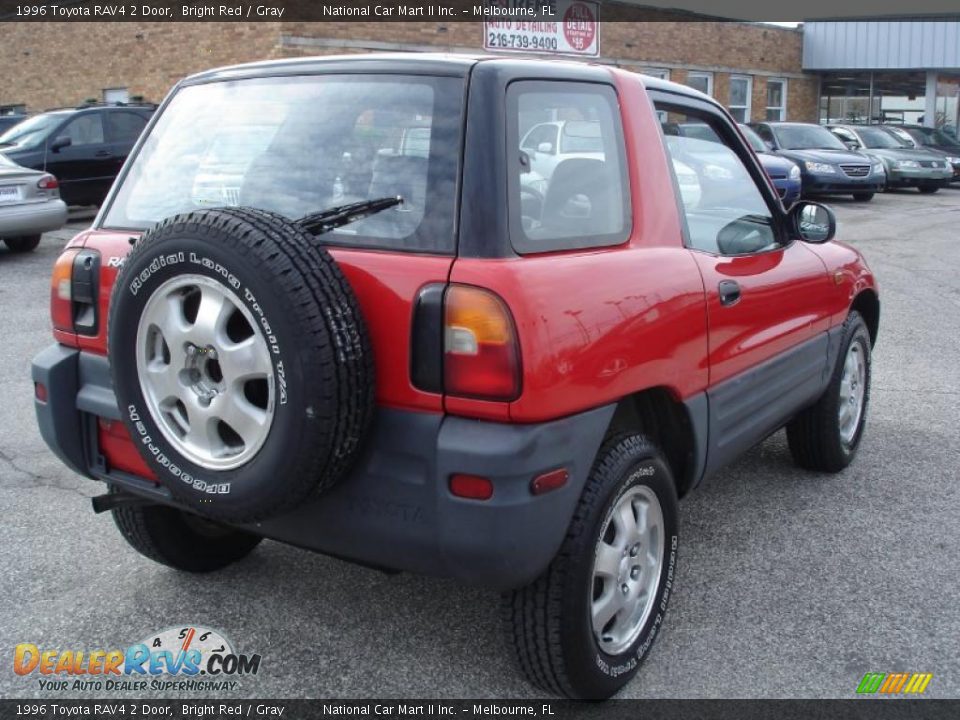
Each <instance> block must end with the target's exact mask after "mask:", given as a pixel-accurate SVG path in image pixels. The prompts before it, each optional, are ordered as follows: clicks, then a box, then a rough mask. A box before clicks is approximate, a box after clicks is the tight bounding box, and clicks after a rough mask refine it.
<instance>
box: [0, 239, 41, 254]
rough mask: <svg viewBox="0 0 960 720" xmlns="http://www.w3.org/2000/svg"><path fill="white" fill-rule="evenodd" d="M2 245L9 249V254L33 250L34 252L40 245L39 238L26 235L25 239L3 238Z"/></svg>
mask: <svg viewBox="0 0 960 720" xmlns="http://www.w3.org/2000/svg"><path fill="white" fill-rule="evenodd" d="M3 244H4V245H6V246H7V247H8V248H9V249H10V252H15V253H26V252H32V251H33V250H36V249H37V246H38V245H39V244H40V236H39V235H27V236H26V237H15V238H5V239H4V241H3Z"/></svg>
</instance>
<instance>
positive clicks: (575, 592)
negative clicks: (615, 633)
mask: <svg viewBox="0 0 960 720" xmlns="http://www.w3.org/2000/svg"><path fill="white" fill-rule="evenodd" d="M637 488H641V489H643V491H644V493H647V492H649V493H652V495H653V496H655V498H656V500H657V502H658V504H659V507H660V511H661V518H662V519H661V521H662V524H663V527H662V530H663V533H662V536H663V539H664V546H663V548H661V549H662V554H661V557H662V562H660V563H659V571H658V573H657V578H658V580H657V585H656V590H655V591H654V592H653V601H652V605H651V610H650V612H649V614H648V615H646V616H645V620H644V621H643V623H642V625H641V626H640V627H639V629H638V631H637V632H636V633H635V634H633V633H631V634H630V636H629V639H630V642H629V645H628V646H627V647H626V648H625V649H623V650H622V651H621V652H617V653H616V654H609V653H608V652H606V651H605V650H604V648H603V647H602V646H601V642H600V641H599V640H598V638H597V636H596V633H595V632H594V616H593V613H592V609H593V605H592V603H593V597H594V595H595V574H594V573H595V559H596V557H597V556H598V552H597V551H598V546H599V543H600V542H601V541H602V540H603V536H602V534H601V533H602V532H603V531H604V529H605V528H607V527H608V526H607V520H608V519H609V517H610V512H611V509H612V508H616V507H617V506H618V501H619V500H620V499H621V498H623V497H624V496H625V495H627V494H629V493H631V491H632V490H634V489H637ZM638 517H639V516H638ZM677 524H678V505H677V495H676V489H675V485H674V481H673V476H672V474H671V472H670V468H669V466H668V465H667V463H666V461H665V460H664V458H663V456H662V454H661V453H660V451H659V450H658V449H657V448H656V446H654V445H653V444H652V443H651V442H650V441H649V440H648V439H646V438H645V437H644V436H642V435H619V436H616V437H614V438H611V439H610V440H608V441H607V442H606V443H605V444H604V446H603V447H602V448H601V450H600V452H599V453H598V455H597V460H596V462H595V463H594V467H593V470H592V471H591V474H590V477H589V478H588V480H587V483H586V486H585V487H584V491H583V495H582V496H581V499H580V502H579V504H578V506H577V509H576V511H575V513H574V517H573V520H572V521H571V524H570V528H569V530H568V532H567V536H566V538H565V539H564V542H563V544H562V546H561V548H560V550H559V552H558V553H557V556H556V558H555V559H554V560H553V562H552V563H551V564H550V567H549V568H548V569H547V571H546V572H545V573H544V574H543V575H542V576H541V577H540V578H538V579H537V580H536V581H535V582H533V583H532V584H531V585H529V586H527V587H525V588H521V589H520V590H516V591H514V592H512V593H509V594H505V595H504V597H503V604H502V610H503V618H504V621H505V625H506V631H507V636H508V642H509V644H510V645H511V647H512V649H513V651H514V654H515V656H516V658H517V660H518V662H519V665H520V669H521V671H522V672H523V674H524V675H525V676H526V677H527V679H528V680H529V681H530V682H531V683H533V684H534V685H536V686H537V687H539V688H541V689H543V690H546V691H547V692H551V693H555V694H557V695H563V696H567V697H573V698H596V699H600V698H607V697H610V696H611V695H613V694H614V693H616V692H617V691H619V690H620V689H621V688H622V687H623V686H624V685H625V684H626V683H627V682H629V680H630V679H631V678H632V677H633V676H634V675H635V674H636V672H637V670H638V669H639V667H640V664H641V663H642V661H643V659H644V657H645V656H646V655H647V653H648V652H649V650H650V648H651V646H652V645H653V642H654V640H655V639H656V637H657V635H658V634H659V632H660V629H661V627H662V624H663V620H664V616H665V613H666V609H667V604H668V602H669V599H670V594H671V593H672V590H673V583H674V573H675V571H676V559H677ZM624 560H625V562H627V564H629V559H628V558H626V557H625V558H624Z"/></svg>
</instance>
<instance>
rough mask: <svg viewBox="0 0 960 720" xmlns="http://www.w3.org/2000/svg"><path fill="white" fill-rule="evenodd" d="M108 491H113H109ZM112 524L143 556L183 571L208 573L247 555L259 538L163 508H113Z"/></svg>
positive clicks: (157, 506) (130, 506)
mask: <svg viewBox="0 0 960 720" xmlns="http://www.w3.org/2000/svg"><path fill="white" fill-rule="evenodd" d="M111 492H116V490H114V489H112V488H111ZM111 512H112V514H113V521H114V522H115V523H116V525H117V528H118V529H119V530H120V534H121V535H123V538H124V540H126V541H127V542H128V543H129V544H130V546H131V547H132V548H133V549H134V550H136V551H137V552H138V553H140V554H141V555H143V556H144V557H147V558H150V559H151V560H153V561H155V562H158V563H160V564H161V565H167V566H168V567H172V568H175V569H177V570H186V571H187V572H211V571H213V570H220V569H222V568H225V567H226V566H227V565H229V564H231V563H233V562H236V561H237V560H240V559H241V558H244V557H246V556H247V555H249V554H250V553H251V552H252V551H253V549H254V548H255V547H256V546H257V545H259V544H260V541H261V540H262V539H263V538H261V537H260V536H258V535H251V534H250V533H246V532H242V531H240V530H235V529H233V528H229V527H226V526H224V525H220V524H217V523H214V522H211V521H209V520H204V519H203V518H201V517H199V516H197V515H191V514H189V513H185V512H183V511H182V510H177V509H176V508H172V507H167V506H166V505H129V506H121V507H117V508H114V509H113V510H112V511H111Z"/></svg>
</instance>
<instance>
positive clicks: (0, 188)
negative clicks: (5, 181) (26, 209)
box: [0, 185, 20, 203]
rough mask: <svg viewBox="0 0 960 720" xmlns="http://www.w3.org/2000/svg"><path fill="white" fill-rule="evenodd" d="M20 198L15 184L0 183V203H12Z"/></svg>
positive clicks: (18, 189)
mask: <svg viewBox="0 0 960 720" xmlns="http://www.w3.org/2000/svg"><path fill="white" fill-rule="evenodd" d="M19 200H20V188H19V187H17V186H16V185H0V203H12V202H18V201H19Z"/></svg>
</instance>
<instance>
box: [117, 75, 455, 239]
mask: <svg viewBox="0 0 960 720" xmlns="http://www.w3.org/2000/svg"><path fill="white" fill-rule="evenodd" d="M462 92H463V90H462V80H459V79H452V78H430V77H407V76H400V75H396V76H392V75H381V76H374V75H362V76H346V75H336V76H334V75H316V76H305V77H304V76H301V77H280V78H257V79H251V80H235V81H231V82H218V83H210V84H205V85H195V86H188V87H185V88H183V89H182V90H180V91H179V92H178V93H177V94H176V96H175V97H174V98H173V100H172V101H171V102H170V104H169V105H168V106H167V107H166V108H165V109H164V110H163V114H162V115H161V117H160V118H159V119H158V121H157V124H156V125H155V126H154V128H153V129H152V130H151V132H150V135H149V136H148V137H147V138H146V139H145V141H144V144H143V147H142V148H141V149H140V151H139V153H138V154H137V156H136V158H135V160H134V162H133V164H132V166H131V168H130V171H129V172H128V173H127V175H126V177H125V178H123V179H122V181H121V185H120V187H119V189H118V190H117V193H116V196H115V198H114V200H113V202H112V203H111V205H110V207H109V209H108V211H107V213H106V215H105V220H104V223H103V224H104V226H106V227H114V228H128V229H139V230H143V229H147V228H149V227H151V226H152V225H154V224H155V223H157V222H159V221H160V220H162V219H164V218H166V217H169V216H171V215H175V214H177V213H183V212H189V211H191V210H196V209H199V208H206V207H223V206H238V205H243V206H247V207H255V208H261V209H264V210H271V211H273V212H277V213H280V214H281V215H284V216H286V217H288V218H290V219H292V220H296V219H299V218H302V217H304V216H306V215H312V214H316V213H318V212H321V211H323V210H327V209H330V208H332V207H337V206H343V205H349V204H352V203H357V202H363V201H367V200H371V199H376V198H383V197H396V196H398V195H399V196H400V197H402V198H403V202H402V204H400V205H398V206H396V207H391V208H388V209H385V210H383V211H382V212H379V213H377V214H375V215H370V216H369V217H365V218H363V219H361V220H358V221H357V222H354V223H351V224H349V225H344V226H342V227H337V228H336V229H334V230H332V231H331V232H329V233H327V234H326V235H324V241H325V242H331V243H337V244H348V245H364V246H373V247H404V248H410V249H415V250H424V251H440V252H449V251H452V249H453V214H454V203H455V197H456V193H455V189H456V178H457V167H458V161H459V157H460V150H459V147H460V127H461V125H460V108H461V106H462V102H461V96H462Z"/></svg>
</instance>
